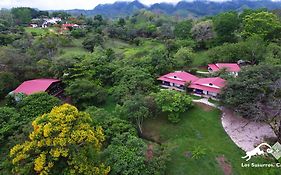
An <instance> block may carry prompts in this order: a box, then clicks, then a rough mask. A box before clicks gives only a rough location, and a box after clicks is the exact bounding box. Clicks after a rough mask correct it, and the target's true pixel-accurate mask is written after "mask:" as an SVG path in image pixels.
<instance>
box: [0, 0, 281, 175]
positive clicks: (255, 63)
mask: <svg viewBox="0 0 281 175" xmlns="http://www.w3.org/2000/svg"><path fill="white" fill-rule="evenodd" d="M132 3H134V6H141V4H140V3H139V2H137V1H135V2H132ZM197 3H198V4H201V1H200V2H197ZM117 4H118V3H117ZM128 4H131V3H128ZM184 4H185V3H183V4H182V5H184ZM214 4H215V3H214ZM165 7H166V8H167V9H168V7H169V5H167V6H165ZM122 8H123V7H122ZM122 8H121V10H122ZM198 8H199V7H198ZM200 8H201V7H200ZM171 13H173V12H171ZM182 13H184V12H182ZM198 13H199V12H198ZM200 13H201V14H203V13H205V12H200ZM214 13H215V12H214ZM275 13H276V12H275ZM44 16H46V17H61V18H62V22H60V23H58V24H55V25H50V26H49V27H48V28H44V29H43V28H29V27H25V26H27V25H28V24H30V23H31V22H33V20H34V18H38V19H37V20H39V21H40V20H43V18H44ZM280 16H281V15H278V13H276V14H273V13H272V12H270V11H267V10H266V9H260V10H244V11H243V12H242V13H237V12H226V13H221V14H218V15H215V16H210V17H205V18H197V19H196V20H195V19H189V18H188V19H187V18H185V19H183V20H182V19H180V18H174V17H172V16H165V15H162V14H159V13H154V12H151V11H148V10H144V9H142V10H140V11H135V12H134V15H131V16H128V17H126V18H122V17H120V18H115V19H108V18H104V17H103V16H102V15H96V16H93V17H86V16H84V15H81V14H79V15H78V16H71V15H69V14H67V13H66V12H53V13H51V12H50V13H47V12H46V13H44V12H41V11H37V10H34V9H30V8H14V9H12V10H0V99H1V101H0V105H1V106H5V107H0V114H1V115H0V116H1V117H0V121H1V122H0V123H1V129H0V140H1V159H0V161H1V164H0V174H11V172H12V169H14V173H16V172H18V173H21V174H36V173H37V174H39V173H44V172H45V171H46V172H48V173H49V174H60V172H61V171H62V170H66V172H70V171H71V172H74V171H75V172H77V171H80V173H81V174H82V173H84V174H91V173H92V174H99V173H97V172H93V171H95V170H98V169H99V168H100V169H101V171H102V172H101V173H106V172H108V171H109V169H107V168H106V167H107V166H110V167H111V169H110V173H109V174H134V175H135V174H140V175H145V174H157V175H162V174H204V173H205V172H203V169H202V170H201V169H199V168H198V167H199V166H198V162H200V164H202V166H203V167H204V168H206V169H207V170H208V171H210V172H212V173H213V174H222V172H221V170H220V169H219V168H221V167H219V166H220V165H219V164H218V163H217V162H216V161H214V160H215V159H216V158H217V157H218V156H221V154H224V155H226V156H227V158H228V160H229V161H230V163H231V164H232V165H233V172H234V173H233V174H243V171H242V170H241V167H238V166H237V162H236V161H239V160H240V157H241V156H242V155H240V152H239V151H237V148H236V147H235V145H234V144H233V143H231V142H230V141H229V139H228V138H227V137H226V134H225V133H224V132H223V131H222V128H221V124H220V122H219V119H218V116H219V115H220V113H219V112H218V111H216V110H212V111H210V112H205V111H204V110H205V108H203V107H202V108H199V107H198V106H196V105H195V107H194V105H193V102H192V100H193V99H194V97H192V96H189V95H187V94H186V92H176V91H170V90H160V88H159V86H158V84H159V82H157V78H158V77H159V76H161V75H163V74H166V73H168V72H172V71H176V70H184V71H188V72H190V73H192V74H196V75H197V76H198V77H209V76H214V75H217V76H221V77H223V78H225V79H227V81H228V82H227V86H226V88H225V90H224V91H223V94H222V97H221V100H222V101H221V102H222V103H223V104H224V105H225V106H227V107H230V108H232V109H234V110H236V111H237V112H239V113H240V114H241V115H242V116H243V117H245V118H248V119H253V120H262V121H267V122H269V123H270V124H273V123H275V125H272V126H274V127H273V128H274V130H275V131H276V133H277V134H280V133H281V132H279V131H281V129H280V128H281V127H279V126H280V125H278V122H279V120H280V113H281V112H280V111H281V109H280V106H281V105H280V104H281V102H280V77H281V74H280V72H281V70H280V64H281V59H280V56H281V52H280V50H281V44H280V41H279V40H280V38H279V34H280V33H279V30H280V24H281V23H280ZM31 19H33V20H32V21H31ZM64 23H75V24H78V25H79V27H78V28H77V29H69V30H63V29H62V25H61V24H64ZM257 23H258V24H259V25H257ZM237 61H239V63H240V62H241V63H244V64H241V65H242V71H241V73H240V74H239V75H238V77H236V78H233V77H231V76H229V75H226V74H227V73H226V71H225V70H224V71H220V72H217V73H216V74H212V75H209V74H207V73H204V72H207V69H206V68H205V66H206V65H207V64H209V63H216V62H232V63H235V62H237ZM243 65H247V66H243ZM201 74H202V75H201ZM34 78H57V79H61V80H62V82H63V87H64V90H65V91H64V95H65V96H66V97H67V98H66V99H67V102H71V103H72V104H73V105H75V106H77V107H78V108H79V110H85V111H86V112H87V113H89V115H88V114H85V113H84V112H78V111H77V109H76V108H75V107H73V106H69V105H64V106H62V107H57V108H55V109H54V110H55V111H57V110H59V109H62V108H63V109H65V110H63V111H61V112H55V114H54V111H53V112H51V109H52V108H53V107H55V106H58V105H61V104H62V103H64V102H62V101H60V100H58V99H57V98H55V97H52V96H50V95H48V94H47V93H38V94H32V95H29V96H26V95H24V94H12V95H9V96H7V98H6V99H5V98H4V97H5V96H6V95H7V94H8V93H9V92H11V91H12V90H13V89H14V88H15V87H16V86H17V85H18V84H19V83H21V82H23V81H25V80H30V79H34ZM187 93H188V92H187ZM63 97H64V96H63ZM2 99H4V100H2ZM15 99H16V100H15ZM62 99H65V98H62ZM66 108H67V109H66ZM69 110H70V111H71V112H70V113H71V114H70V113H69ZM59 111H60V110H59ZM66 111H68V112H66ZM50 112H51V113H50ZM197 115H198V116H197ZM186 116H187V117H186ZM65 117H66V118H65ZM80 117H82V118H80ZM36 118H37V119H36ZM62 118H63V120H62ZM64 118H65V120H64ZM74 118H76V119H77V118H80V119H81V120H80V119H79V120H78V121H73V120H72V119H74ZM53 119H55V121H56V122H55V121H53ZM270 119H273V120H270ZM33 120H35V121H34V122H33V123H34V124H35V125H36V127H39V128H36V127H35V128H32V125H31V123H32V121H33ZM69 120H71V121H69ZM166 120H168V121H169V122H172V124H169V123H168V122H167V123H166ZM189 120H190V121H189ZM72 122H74V123H72ZM149 122H151V124H150V123H149ZM49 123H51V125H52V126H54V127H53V128H48V127H49ZM34 124H33V125H34ZM76 124H77V126H76ZM276 124H277V125H276ZM81 125H82V126H81ZM150 125H152V126H153V127H154V128H153V129H151V128H148V127H149V126H150ZM78 126H81V127H82V128H83V127H84V126H85V129H82V130H80V129H81V128H77V127H78ZM89 126H94V127H90V128H89ZM95 126H101V127H102V128H103V133H104V136H102V138H101V137H100V138H97V139H98V140H99V145H98V147H95V148H98V152H99V153H101V154H96V149H92V148H91V146H90V147H89V145H91V144H93V143H92V142H91V143H89V142H83V141H81V140H79V139H78V140H76V141H77V142H75V143H73V142H69V144H68V143H67V144H66V145H67V146H62V147H60V148H61V149H59V150H57V152H56V154H54V150H55V148H56V147H57V146H58V145H56V144H54V143H53V142H54V141H55V138H57V137H58V135H59V134H58V132H64V131H65V130H67V133H65V135H64V136H65V137H63V138H64V139H66V138H69V137H68V136H70V138H71V137H72V136H71V134H70V135H69V133H70V132H72V130H73V129H75V130H76V129H77V130H78V132H79V133H81V135H80V136H81V137H82V136H85V135H84V134H85V132H90V131H93V130H95V131H97V130H96V129H97V127H95ZM33 127H34V126H33ZM278 127H279V128H278ZM48 129H49V130H53V131H54V132H50V133H49V134H48V132H47V130H48ZM148 129H150V131H151V132H149V133H147V132H148ZM45 130H46V133H47V135H46V133H45V135H46V137H45V135H44V131H45ZM32 131H33V132H32ZM39 131H40V132H39ZM100 131H101V130H100ZM93 132H94V131H93ZM212 132H213V133H212ZM30 133H33V134H31V138H29V134H30ZM100 133H101V132H100ZM100 133H99V134H100ZM162 133H163V134H162ZM96 134H97V135H98V133H95V134H90V135H89V134H88V135H87V134H86V135H87V136H85V137H83V138H85V139H86V140H87V138H89V139H90V137H91V138H92V136H93V137H94V136H95V135H96ZM154 134H156V135H157V134H160V136H159V135H158V136H155V137H154ZM33 135H36V138H35V137H32V136H33ZM78 135H79V134H78ZM102 135H103V134H102ZM280 135H281V134H280ZM60 136H61V135H60ZM88 136H89V137H88ZM73 137H74V136H73ZM48 138H49V139H50V140H51V143H50V142H49V141H50V140H48V144H47V141H46V139H48ZM279 138H281V137H279ZM82 140H83V139H82ZM25 141H26V142H25ZM68 141H69V140H68ZM84 141H85V140H84ZM166 141H167V142H166ZM2 142H3V143H2ZM216 142H218V143H219V144H220V145H216ZM20 143H23V144H21V145H20V146H19V145H18V146H16V148H18V149H16V150H14V149H12V150H14V151H12V152H13V153H12V159H13V160H11V158H10V157H9V156H8V155H7V154H8V152H9V150H10V149H11V148H12V147H14V146H15V145H17V144H20ZM49 143H50V144H49ZM64 143H65V142H64ZM84 143H87V144H86V145H85V144H84ZM28 144H31V146H30V147H29V145H28ZM38 144H39V145H38ZM72 144H73V145H75V146H74V147H72V146H73V145H72ZM223 144H227V146H226V150H222V148H221V145H223ZM42 145H43V146H42ZM75 148H77V149H79V150H80V152H77V153H78V154H77V153H74V152H75V151H74V150H75ZM88 148H89V149H88ZM214 148H215V149H214ZM66 149H68V153H70V152H71V154H68V153H66V152H65V150H66ZM46 150H47V151H48V153H47V152H46ZM52 150H53V151H52ZM50 152H51V153H50ZM58 152H60V153H59V157H57V156H58ZM209 152H210V155H207V153H209ZM234 152H235V153H234ZM237 152H238V153H237ZM66 154H67V155H66ZM190 154H191V156H189V155H190ZM30 155H34V156H30ZM69 155H71V156H72V157H68V156H69ZM21 156H22V157H21ZM231 156H234V158H233V160H232V157H231ZM169 157H171V160H169ZM20 160H23V161H20ZM66 160H70V161H66ZM100 161H101V162H105V164H106V165H105V166H101V167H100V166H98V165H99V163H98V162H100ZM197 161H198V162H197ZM42 162H43V163H42ZM40 163H41V164H40ZM42 164H43V167H45V168H46V169H44V168H43V169H42ZM23 165H24V166H23ZM48 165H49V166H48ZM84 165H85V166H84ZM67 166H71V167H72V168H74V169H75V170H73V169H72V170H73V171H72V170H70V169H67V168H66V167H67ZM90 166H93V167H95V166H98V167H97V168H89V167H90ZM53 167H54V168H53ZM78 169H79V170H78ZM196 169H197V170H196ZM2 172H3V173H2ZM249 172H252V171H251V170H249ZM76 174H79V173H76Z"/></svg>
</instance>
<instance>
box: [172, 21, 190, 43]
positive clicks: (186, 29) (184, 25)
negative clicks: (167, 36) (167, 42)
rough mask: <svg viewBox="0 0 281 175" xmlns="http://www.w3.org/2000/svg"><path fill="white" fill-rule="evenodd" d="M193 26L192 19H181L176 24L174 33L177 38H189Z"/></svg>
mask: <svg viewBox="0 0 281 175" xmlns="http://www.w3.org/2000/svg"><path fill="white" fill-rule="evenodd" d="M191 28H192V23H191V20H186V21H181V22H179V23H177V24H176V26H175V30H174V34H175V36H176V37H177V38H180V39H188V38H190V37H191V34H190V30H191Z"/></svg>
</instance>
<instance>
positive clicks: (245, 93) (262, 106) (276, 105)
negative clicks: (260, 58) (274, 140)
mask: <svg viewBox="0 0 281 175" xmlns="http://www.w3.org/2000/svg"><path fill="white" fill-rule="evenodd" d="M280 76H281V67H280V66H270V65H259V66H253V67H250V68H247V69H245V70H243V71H242V72H241V73H240V74H239V77H238V78H235V79H231V80H229V81H228V84H227V87H226V89H225V90H224V92H223V94H222V102H223V104H224V105H226V106H228V107H231V108H233V109H234V110H235V111H237V112H238V113H239V114H241V115H242V116H243V117H245V118H248V119H251V120H255V121H267V122H269V123H271V124H272V126H273V129H274V130H275V131H276V134H277V136H278V137H279V140H280V138H281V137H280V136H281V130H280V127H277V126H278V125H279V123H278V122H280V112H281V106H280V104H281V83H280V82H281V79H280ZM276 122H277V123H278V124H277V125H276Z"/></svg>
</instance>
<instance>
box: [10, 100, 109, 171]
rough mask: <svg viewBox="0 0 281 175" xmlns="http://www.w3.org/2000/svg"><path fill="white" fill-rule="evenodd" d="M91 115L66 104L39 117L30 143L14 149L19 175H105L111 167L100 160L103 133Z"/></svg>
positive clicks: (27, 142) (16, 168) (13, 154)
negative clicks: (92, 124)
mask: <svg viewBox="0 0 281 175" xmlns="http://www.w3.org/2000/svg"><path fill="white" fill-rule="evenodd" d="M91 122H92V119H91V117H90V115H89V114H87V113H84V112H79V111H78V110H77V109H76V108H75V107H74V106H71V105H69V104H64V105H62V106H59V107H55V108H54V109H53V110H52V111H51V112H50V113H48V114H44V115H42V116H39V117H37V118H36V119H35V120H34V121H33V122H32V125H33V131H32V132H31V133H30V135H29V139H28V140H27V141H25V142H24V143H22V144H18V145H16V146H14V147H13V148H12V149H11V151H10V155H11V157H12V163H13V165H14V169H13V172H14V173H16V174H64V173H66V174H85V175H86V174H94V175H105V174H108V172H109V171H110V168H109V167H106V166H105V165H104V164H101V163H100V162H99V159H98V154H99V152H100V149H101V146H102V142H103V141H104V139H105V138H104V134H103V130H102V128H101V127H99V126H94V127H93V126H91Z"/></svg>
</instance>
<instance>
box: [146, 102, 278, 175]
mask: <svg viewBox="0 0 281 175" xmlns="http://www.w3.org/2000/svg"><path fill="white" fill-rule="evenodd" d="M143 130H144V135H145V137H146V138H150V139H151V140H156V141H158V142H161V143H162V144H164V145H167V146H168V149H169V151H170V153H171V161H169V162H168V167H167V172H166V174H168V175H189V174H190V175H205V174H208V175H223V171H222V168H221V167H220V165H219V164H218V163H217V161H216V158H217V157H220V156H224V157H225V159H226V160H227V161H228V162H229V164H230V165H231V166H232V173H233V174H234V175H240V174H243V175H244V174H245V175H248V174H249V175H255V174H269V169H266V168H259V169H254V168H243V167H241V163H246V162H245V160H243V159H241V157H242V156H244V155H245V152H244V151H242V150H241V149H239V148H238V147H237V146H236V145H235V144H234V143H233V142H232V140H231V139H230V138H229V137H228V135H227V134H226V132H225V131H224V129H223V127H222V125H221V120H220V111H219V110H217V109H211V110H210V109H209V111H204V109H202V108H201V107H199V106H195V107H194V108H192V109H191V110H189V111H188V112H187V113H185V114H184V115H182V120H181V122H180V123H178V124H170V123H169V122H168V121H167V120H166V117H158V118H154V119H149V120H146V121H145V123H144V128H143ZM198 147H199V148H200V149H201V150H203V149H204V150H205V155H203V156H201V157H200V158H198V159H195V158H191V157H188V156H186V154H187V153H189V152H193V150H194V149H195V148H198ZM270 161H272V160H264V159H263V158H259V159H257V158H252V159H251V162H255V163H261V162H262V163H270ZM247 163H248V162H247ZM257 170H258V171H257ZM277 170H278V169H276V172H275V170H274V169H272V168H271V169H270V171H271V173H270V174H275V173H276V174H277Z"/></svg>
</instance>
